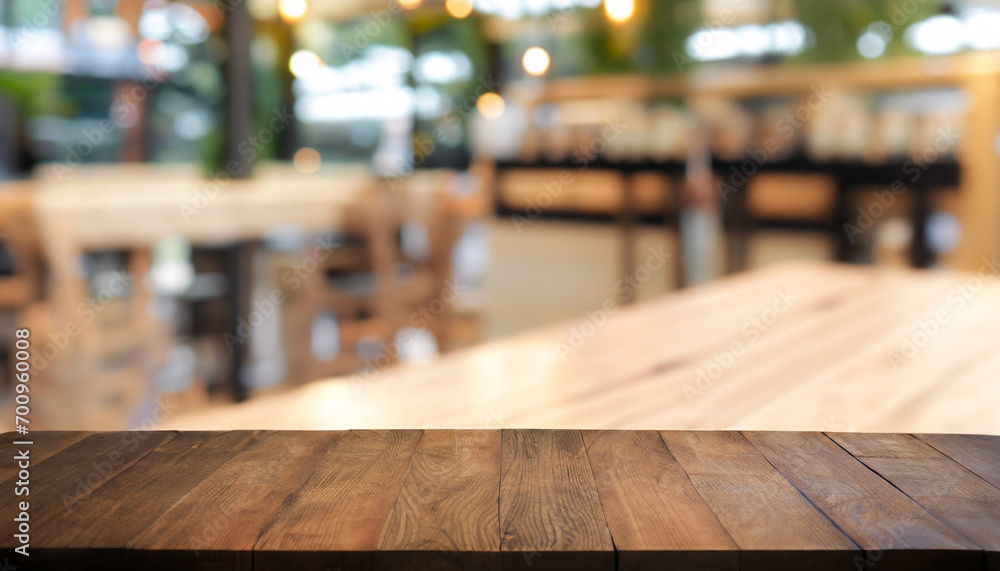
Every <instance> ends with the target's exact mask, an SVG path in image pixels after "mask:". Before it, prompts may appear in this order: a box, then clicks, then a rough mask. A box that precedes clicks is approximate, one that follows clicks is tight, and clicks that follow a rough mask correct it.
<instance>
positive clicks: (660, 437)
mask: <svg viewBox="0 0 1000 571" xmlns="http://www.w3.org/2000/svg"><path fill="white" fill-rule="evenodd" d="M664 432H665V431H663V430H657V431H656V438H657V439H658V440H659V441H660V444H662V445H663V448H664V449H665V450H666V451H667V454H668V455H669V456H670V459H671V460H673V461H674V463H675V464H677V467H678V468H680V469H681V472H683V473H684V477H685V478H686V479H687V483H688V484H690V485H691V489H692V490H694V492H695V493H696V494H698V497H699V498H701V502H702V503H703V504H705V506H706V507H707V508H708V511H710V512H712V517H714V518H715V521H716V522H717V523H718V524H719V528H720V529H721V530H722V531H724V532H726V537H728V538H729V541H731V542H732V543H733V545H735V546H736V550H737V551H738V552H739V553H740V556H741V557H742V554H743V548H741V547H740V544H739V543H736V538H735V537H733V534H731V533H729V528H728V527H726V526H725V525H723V524H722V520H721V519H719V514H718V512H716V511H715V508H713V507H712V504H710V503H709V502H708V499H706V498H705V496H703V495H701V490H699V489H698V486H696V485H694V481H693V480H691V474H688V471H687V468H685V467H684V465H683V464H681V463H680V461H679V460H677V457H676V456H674V453H673V451H672V450H670V446H669V445H668V444H667V441H666V440H664V439H663V433H664ZM679 432H684V431H679ZM741 436H742V435H741ZM754 450H756V448H755V449H754Z"/></svg>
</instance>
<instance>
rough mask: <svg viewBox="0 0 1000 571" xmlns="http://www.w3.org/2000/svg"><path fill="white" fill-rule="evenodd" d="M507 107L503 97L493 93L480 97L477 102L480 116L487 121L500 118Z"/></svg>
mask: <svg viewBox="0 0 1000 571" xmlns="http://www.w3.org/2000/svg"><path fill="white" fill-rule="evenodd" d="M506 107H507V104H506V103H504V101H503V97H500V95H499V94H497V93H493V92H488V93H484V94H482V95H480V96H479V100H478V101H476V109H478V110H479V114H480V115H482V116H483V117H485V118H487V119H498V118H500V116H501V115H503V112H504V109H506Z"/></svg>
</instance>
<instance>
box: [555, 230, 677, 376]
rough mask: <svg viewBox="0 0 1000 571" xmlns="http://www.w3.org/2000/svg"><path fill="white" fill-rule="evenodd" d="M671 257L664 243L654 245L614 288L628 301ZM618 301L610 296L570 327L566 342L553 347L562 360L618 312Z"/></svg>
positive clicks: (577, 349) (578, 348) (581, 345)
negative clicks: (635, 267)
mask: <svg viewBox="0 0 1000 571" xmlns="http://www.w3.org/2000/svg"><path fill="white" fill-rule="evenodd" d="M671 256H672V254H670V253H669V252H666V251H664V249H663V246H662V245H660V246H657V247H655V248H650V249H649V250H648V253H647V256H646V260H645V262H644V263H643V264H642V265H641V266H640V267H639V268H637V269H636V270H635V271H634V272H632V273H631V274H628V275H626V276H625V277H623V278H622V279H620V280H618V281H617V282H616V283H615V287H614V291H615V293H616V294H618V295H620V296H621V299H624V300H629V299H632V297H633V296H634V295H635V294H636V293H637V292H638V291H639V290H640V289H642V286H643V285H644V284H645V283H646V282H647V281H649V279H650V278H651V277H652V275H653V273H654V272H656V271H658V270H659V269H660V268H662V267H663V266H664V265H665V264H666V261H667V259H669V258H670V257H671ZM618 309H619V305H618V300H617V299H615V298H613V297H609V298H607V299H605V300H604V303H602V304H601V307H599V308H597V309H594V310H591V311H588V312H587V313H586V319H585V320H584V321H583V323H580V324H578V325H573V326H572V327H570V328H569V335H568V336H567V338H566V341H560V342H559V343H556V346H555V349H556V352H557V353H558V355H559V359H560V360H561V361H566V358H567V357H569V356H570V355H573V354H574V353H576V352H577V351H579V350H580V349H581V348H582V347H583V346H584V345H586V344H587V341H589V340H590V339H591V338H592V337H593V336H594V335H597V332H598V331H600V330H601V329H602V328H603V327H604V326H605V325H607V323H608V320H609V319H610V318H611V316H612V315H614V314H615V313H618Z"/></svg>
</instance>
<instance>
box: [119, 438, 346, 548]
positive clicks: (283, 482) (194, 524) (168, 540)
mask: <svg viewBox="0 0 1000 571" xmlns="http://www.w3.org/2000/svg"><path fill="white" fill-rule="evenodd" d="M339 437H340V434H338V433H329V432H267V433H263V434H260V435H258V436H257V437H256V438H254V439H253V440H252V441H251V442H249V443H248V444H247V445H246V446H245V447H244V448H242V449H240V450H238V451H237V453H236V454H235V455H233V456H231V457H230V458H229V459H228V460H227V461H226V462H225V463H224V464H222V465H221V466H220V467H219V468H218V469H216V470H215V471H213V472H212V473H211V474H210V475H209V476H208V477H206V478H205V479H204V480H202V481H201V483H200V484H198V485H197V486H195V487H194V489H192V490H191V491H190V492H189V493H187V494H185V495H184V496H183V498H182V499H181V500H180V501H178V502H176V503H175V504H174V505H173V506H172V507H171V508H170V509H169V510H167V511H166V512H165V513H163V514H162V515H161V516H160V517H159V518H158V519H157V520H156V521H155V522H154V523H153V524H152V525H150V526H149V527H147V528H146V529H145V530H143V531H142V532H141V533H139V534H138V535H137V536H136V537H135V538H133V539H132V540H130V541H129V542H128V543H127V547H128V548H129V549H132V550H135V551H136V552H137V553H140V554H142V555H143V556H144V557H143V559H142V561H141V564H142V565H143V566H147V565H167V564H169V565H172V566H175V567H188V566H208V565H209V564H212V565H219V566H221V567H223V568H227V567H228V568H239V567H241V566H245V567H247V568H249V566H250V564H251V550H252V549H253V546H254V544H255V542H256V541H257V538H258V537H259V536H260V534H261V533H263V532H264V531H265V530H266V529H267V527H268V525H269V524H270V523H271V521H272V520H273V519H274V518H275V516H276V514H277V513H278V510H279V509H280V508H281V507H282V505H283V504H284V502H285V501H286V500H287V499H288V498H289V496H291V495H292V493H293V492H295V491H296V490H298V489H299V488H301V487H302V485H303V484H304V483H305V481H306V480H307V479H308V478H309V476H310V474H311V473H312V470H313V468H314V466H315V463H316V458H317V457H319V456H321V455H322V454H323V452H324V451H325V450H326V449H327V448H329V447H330V446H331V445H332V444H333V443H334V442H335V441H336V440H337V439H338V438H339ZM163 553H167V554H169V556H170V557H169V558H164V557H163V556H162V555H161V554H163Z"/></svg>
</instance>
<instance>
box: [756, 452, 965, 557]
mask: <svg viewBox="0 0 1000 571" xmlns="http://www.w3.org/2000/svg"><path fill="white" fill-rule="evenodd" d="M744 436H745V437H746V438H747V440H749V441H750V442H751V443H752V444H753V445H754V446H755V447H756V448H757V449H758V450H760V452H761V453H762V454H763V455H764V456H765V457H766V458H767V460H768V461H769V462H770V463H771V464H772V465H774V467H775V468H776V469H777V470H778V471H780V472H781V473H782V475H784V476H785V477H786V478H787V479H788V481H790V482H792V483H793V484H794V485H795V487H796V488H798V489H799V490H800V491H801V492H802V493H803V494H804V495H805V496H806V497H807V498H809V501H810V502H812V503H813V504H814V505H815V506H816V507H817V508H819V509H820V510H822V511H823V513H824V514H826V516H827V517H829V518H830V519H831V520H832V521H833V522H834V523H836V524H837V526H838V527H839V528H841V529H843V530H844V532H845V533H847V534H848V535H849V536H850V537H851V539H853V540H854V541H855V542H856V543H857V544H858V545H859V546H861V547H862V548H863V549H864V550H865V561H864V562H865V563H866V564H868V565H870V566H874V565H876V564H877V565H879V566H881V567H896V568H900V569H904V568H905V569H928V570H930V569H944V568H948V569H956V570H959V569H969V570H970V571H971V570H973V569H980V568H981V567H982V563H983V554H982V551H981V550H979V548H978V546H976V545H975V544H973V543H972V542H970V541H969V540H968V539H966V538H965V537H962V536H961V535H960V534H959V533H957V532H956V531H955V530H953V529H952V528H950V527H948V526H947V525H946V524H944V523H942V522H941V521H939V520H937V519H936V518H934V516H932V515H931V514H930V513H928V512H927V511H926V510H925V509H924V508H922V507H921V506H920V505H918V504H917V503H916V502H914V501H913V500H912V499H910V498H909V497H907V496H906V495H905V494H903V493H902V492H900V491H899V490H898V489H896V488H895V487H893V486H892V485H891V484H890V483H888V482H886V481H885V480H884V479H882V478H881V477H880V476H879V475H878V474H876V473H874V472H872V471H871V470H870V469H868V468H867V467H866V466H865V465H864V464H862V463H861V462H860V461H858V460H857V459H856V458H854V457H853V456H851V455H850V454H849V453H848V452H847V451H845V450H844V449H843V448H841V447H840V446H838V445H837V444H836V443H835V442H834V441H833V440H831V439H830V438H828V437H827V436H826V435H825V434H823V433H819V432H800V433H789V432H747V433H744Z"/></svg>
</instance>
